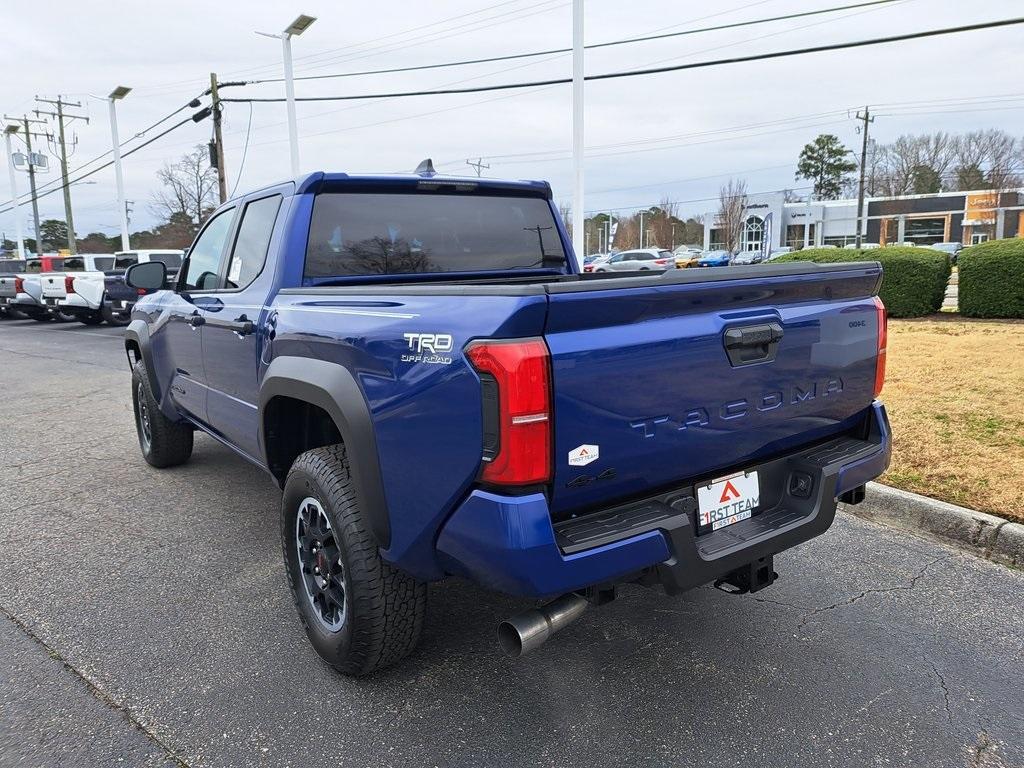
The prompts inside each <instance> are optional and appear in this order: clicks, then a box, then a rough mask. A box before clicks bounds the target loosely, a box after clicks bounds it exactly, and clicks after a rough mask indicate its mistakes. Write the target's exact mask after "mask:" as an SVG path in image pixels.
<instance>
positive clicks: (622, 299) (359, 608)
mask: <svg viewBox="0 0 1024 768" xmlns="http://www.w3.org/2000/svg"><path fill="white" fill-rule="evenodd" d="M164 269H165V268H164V265H162V264H160V263H150V264H139V265H136V266H133V267H131V269H130V271H129V273H128V275H127V281H128V283H129V285H131V286H132V287H134V288H137V289H143V290H146V291H154V292H153V293H151V294H149V295H146V296H144V297H142V298H140V299H139V301H138V303H137V304H136V305H135V308H134V310H133V313H132V318H133V319H132V321H131V323H130V325H129V326H128V328H127V329H126V337H125V344H126V347H127V353H128V358H129V362H130V364H131V366H132V397H133V400H134V408H135V421H136V427H137V430H138V436H139V443H140V446H141V448H142V453H143V455H144V456H145V459H146V461H148V462H149V463H150V464H151V465H153V466H155V467H169V466H172V465H176V464H181V463H182V462H184V461H186V460H187V459H188V458H189V455H190V453H191V451H192V440H193V433H194V431H195V430H196V429H199V430H202V431H203V432H206V433H207V434H209V435H210V436H212V437H213V438H214V439H216V440H218V441H220V442H222V443H223V444H225V445H226V446H228V447H229V448H231V449H232V450H234V451H235V452H237V453H238V454H240V455H241V456H243V457H244V458H246V459H248V460H249V461H251V462H253V463H254V464H256V465H258V466H259V467H261V468H263V469H264V470H266V471H267V472H268V473H270V475H272V476H273V478H274V479H275V480H276V482H277V483H278V484H279V485H280V486H281V488H282V489H283V501H282V511H281V537H282V543H283V549H284V557H285V561H286V572H287V577H288V580H289V582H290V586H291V589H292V591H293V594H294V598H295V603H296V606H297V608H298V613H299V616H300V617H301V620H302V623H303V625H304V626H305V629H306V632H307V634H308V636H309V639H310V641H311V642H312V644H313V646H314V647H315V648H316V650H317V652H318V653H319V654H320V655H321V656H322V657H323V658H324V659H325V660H326V661H327V662H329V663H330V664H332V665H334V666H335V667H336V668H337V669H339V670H341V671H342V672H344V673H347V674H355V675H358V674H366V673H369V672H371V671H373V670H375V669H379V668H381V667H383V666H386V665H388V664H391V663H393V662H395V661H397V660H398V659H401V658H402V657H403V656H405V655H406V654H408V653H409V652H410V651H411V650H412V649H413V647H414V646H415V645H416V643H417V640H418V638H419V635H420V631H421V627H422V625H423V616H424V610H425V607H426V597H427V590H426V584H427V583H428V582H431V581H436V580H439V579H443V578H446V577H448V576H458V577H463V578H467V579H471V580H472V581H475V582H476V583H478V584H481V585H483V586H485V587H487V588H490V589H494V590H498V591H501V592H504V593H507V594H510V595H516V596H522V597H526V598H534V599H538V600H540V599H545V600H548V599H550V602H547V603H546V604H545V605H543V606H541V607H540V608H537V609H534V610H532V611H528V612H526V613H524V614H522V615H519V616H516V617H513V618H511V619H509V620H507V621H505V622H503V623H501V624H500V625H499V628H498V639H499V642H500V644H501V645H502V647H503V648H504V649H505V650H506V651H509V652H511V653H523V652H526V651H529V650H531V649H532V648H534V647H536V646H537V645H539V644H540V643H541V642H543V641H544V640H545V639H546V638H547V636H548V635H550V634H551V633H552V632H554V631H556V630H558V629H559V628H561V627H563V626H564V625H566V624H567V623H568V622H570V621H571V620H572V619H574V618H575V617H577V616H578V615H579V614H580V613H581V612H582V611H583V610H584V609H585V608H586V607H587V606H588V605H590V604H600V603H602V602H605V601H607V600H609V599H611V598H612V597H614V595H615V590H616V588H617V586H618V585H622V584H625V583H639V584H642V585H648V586H655V585H660V586H662V587H663V588H664V589H665V590H666V591H667V592H669V593H677V592H680V591H682V590H686V589H689V588H691V587H695V586H697V585H701V584H707V583H715V584H716V585H718V586H719V587H721V588H723V589H725V590H727V591H734V592H741V593H742V592H747V591H755V590H758V589H761V588H763V587H765V586H767V585H769V584H771V583H772V581H773V580H774V579H775V578H776V574H775V571H774V568H773V556H774V555H775V554H777V553H779V552H782V551H783V550H786V549H788V548H790V547H793V546H794V545H796V544H799V543H801V542H803V541H806V540H808V539H810V538H812V537H814V536H817V535H819V534H821V533H824V532H825V531H826V530H827V529H828V527H829V526H830V524H831V523H832V521H833V518H834V516H835V512H836V506H837V502H838V501H840V500H842V501H848V502H853V503H855V502H857V501H859V500H860V499H861V498H862V497H863V494H864V485H865V483H866V482H867V481H869V480H871V479H872V478H875V477H877V476H878V475H879V474H881V473H882V472H883V471H884V470H885V468H886V466H887V464H888V462H889V456H890V436H889V426H888V422H887V419H886V414H885V409H884V408H883V406H882V405H881V403H880V402H878V400H877V399H876V398H877V396H878V394H879V391H880V390H881V387H882V381H883V378H884V368H885V344H886V315H885V309H884V307H883V306H882V304H881V302H880V301H879V300H878V297H877V292H878V287H879V284H880V281H881V277H882V275H881V268H880V266H879V265H878V264H877V263H873V262H862V263H849V264H827V265H815V264H808V263H794V264H774V265H756V266H750V267H729V268H726V269H716V270H693V269H690V270H678V271H677V270H670V271H668V272H665V273H657V274H652V273H650V272H645V273H637V274H624V273H621V272H619V273H609V274H607V275H605V274H583V273H581V272H580V271H579V269H578V266H577V262H576V260H575V258H574V257H573V255H572V250H571V245H570V241H569V240H568V238H567V235H566V232H565V231H564V229H563V226H562V223H561V221H560V217H559V215H558V212H557V209H556V207H555V206H554V204H553V202H552V195H551V189H550V187H549V186H548V185H547V184H546V183H543V182H504V181H489V180H479V179H462V178H447V177H440V176H437V175H434V174H433V173H431V172H429V171H427V172H424V173H420V174H411V175H406V176H350V175H346V174H324V173H314V174H312V175H309V176H306V177H303V178H301V179H299V180H297V181H294V182H287V183H284V184H280V185H278V186H274V187H268V188H266V189H263V190H260V191H258V192H254V193H251V194H249V195H246V196H245V197H241V198H239V199H236V200H232V201H230V202H228V203H226V204H224V205H223V206H221V207H220V208H219V209H218V210H217V211H216V212H215V213H214V214H213V216H211V217H210V219H209V220H208V221H207V222H206V224H205V226H204V228H203V229H202V231H201V232H200V233H199V235H198V237H197V239H196V241H195V243H194V244H193V245H192V247H191V249H190V250H189V252H188V255H187V258H186V260H185V262H184V264H183V265H182V267H181V269H180V272H179V274H178V276H177V278H176V279H175V280H174V281H173V284H170V283H169V282H168V280H167V277H166V274H165V271H164Z"/></svg>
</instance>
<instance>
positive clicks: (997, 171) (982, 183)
mask: <svg viewBox="0 0 1024 768" xmlns="http://www.w3.org/2000/svg"><path fill="white" fill-rule="evenodd" d="M1022 152H1024V142H1018V141H1017V140H1016V139H1015V138H1014V137H1013V136H1010V135H1009V134H1008V133H1006V132H1005V131H999V130H995V129H989V130H985V131H971V132H970V133H965V134H964V135H963V136H960V137H959V138H958V140H957V144H956V171H955V173H956V178H957V182H958V187H959V188H960V190H967V189H1009V188H1012V187H1017V186H1020V184H1021V175H1020V173H1019V172H1018V170H1017V168H1018V163H1019V161H1020V156H1021V153H1022Z"/></svg>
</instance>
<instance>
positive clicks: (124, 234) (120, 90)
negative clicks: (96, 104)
mask: <svg viewBox="0 0 1024 768" xmlns="http://www.w3.org/2000/svg"><path fill="white" fill-rule="evenodd" d="M130 91H131V88H128V87H126V86H123V85H119V86H117V88H115V89H114V90H113V91H112V92H111V93H110V96H108V97H107V99H108V101H109V104H110V140H111V141H112V142H113V145H114V178H115V179H116V181H117V211H118V214H117V216H118V221H120V222H121V250H122V251H127V250H130V249H131V246H130V245H129V243H128V214H127V211H126V210H125V204H124V175H123V174H122V172H121V142H120V140H119V139H118V137H117V107H116V106H115V105H116V104H117V102H118V101H120V100H121V99H123V98H124V97H125V96H127V95H128V93H129V92H130Z"/></svg>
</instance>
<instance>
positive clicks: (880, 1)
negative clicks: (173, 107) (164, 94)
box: [247, 0, 902, 85]
mask: <svg viewBox="0 0 1024 768" xmlns="http://www.w3.org/2000/svg"><path fill="white" fill-rule="evenodd" d="M897 2H902V0H869V1H868V2H862V3H853V4H851V5H840V6H836V7H835V8H821V9H818V10H814V11H803V12H802V13H790V14H786V15H784V16H771V17H769V18H764V19H749V20H747V21H737V22H733V23H732V24H720V25H718V26H713V27H702V28H700V29H685V30H682V31H680V32H666V33H664V34H660V35H647V36H644V37H631V38H625V39H622V40H610V41H608V42H604V43H591V44H590V45H585V46H583V47H584V49H586V50H588V51H589V50H595V49H598V48H610V47H612V46H617V45H631V44H633V43H645V42H649V41H651V40H665V39H668V38H673V37H683V36H685V35H697V34H701V33H704V32H718V31H721V30H726V29H739V28H741V27H750V26H754V25H756V24H770V23H772V22H776V21H789V20H791V19H800V18H804V17H806V16H820V15H821V14H826V13H838V12H840V11H848V10H851V9H853V8H866V7H869V6H877V5H888V4H891V3H897ZM571 52H572V48H549V49H548V50H544V51H530V52H528V53H513V54H508V55H505V56H489V57H485V58H479V59H463V60H461V61H448V62H443V63H440V64H420V65H417V66H410V67H393V68H391V69H368V70H363V71H361V72H335V73H331V74H326V75H303V76H301V77H296V78H294V79H295V80H329V79H331V78H338V77H363V76H367V75H388V74H393V73H397V72H416V71H419V70H426V69H443V68H446V67H463V66H468V65H472V64H491V63H494V62H498V61H515V60H517V59H529V58H535V57H537V56H550V55H557V54H563V53H571ZM281 82H284V78H283V77H275V78H266V79H261V80H249V81H247V84H248V85H259V84H262V83H281Z"/></svg>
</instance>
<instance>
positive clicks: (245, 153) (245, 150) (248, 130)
mask: <svg viewBox="0 0 1024 768" xmlns="http://www.w3.org/2000/svg"><path fill="white" fill-rule="evenodd" d="M251 132H252V104H250V105H249V122H248V123H247V124H246V126H245V146H243V147H242V159H241V161H240V162H239V163H238V176H237V177H236V178H235V184H234V186H233V187H231V194H230V195H229V197H234V196H235V191H236V190H237V189H238V185H239V183H240V182H241V181H242V171H243V170H244V169H245V158H246V157H247V156H248V154H249V134H250V133H251Z"/></svg>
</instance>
